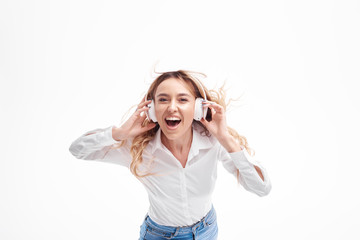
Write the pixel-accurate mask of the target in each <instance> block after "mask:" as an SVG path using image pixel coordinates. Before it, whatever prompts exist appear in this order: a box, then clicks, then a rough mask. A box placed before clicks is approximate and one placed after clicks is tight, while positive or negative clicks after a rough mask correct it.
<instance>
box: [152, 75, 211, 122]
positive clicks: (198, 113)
mask: <svg viewBox="0 0 360 240" xmlns="http://www.w3.org/2000/svg"><path fill="white" fill-rule="evenodd" d="M195 80H196V81H197V82H198V84H199V85H200V87H201V89H202V92H203V94H204V98H205V100H204V99H203V98H196V99H195V111H194V120H196V121H200V120H201V119H202V118H204V119H205V117H206V114H207V111H208V107H206V108H204V107H203V105H202V103H203V102H204V101H207V99H206V93H205V90H204V87H203V86H202V84H201V82H200V81H199V80H197V79H196V78H195ZM145 100H147V94H146V97H145ZM148 107H149V108H150V109H149V111H146V112H145V113H146V116H147V118H148V119H151V120H152V121H153V122H157V118H156V115H155V104H154V101H151V103H150V104H148Z"/></svg>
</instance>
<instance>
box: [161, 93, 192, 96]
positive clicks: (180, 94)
mask: <svg viewBox="0 0 360 240" xmlns="http://www.w3.org/2000/svg"><path fill="white" fill-rule="evenodd" d="M176 96H178V97H182V96H185V97H191V95H190V94H187V93H179V94H177V95H176ZM156 97H170V95H169V94H167V93H159V94H158V95H157V96H156Z"/></svg>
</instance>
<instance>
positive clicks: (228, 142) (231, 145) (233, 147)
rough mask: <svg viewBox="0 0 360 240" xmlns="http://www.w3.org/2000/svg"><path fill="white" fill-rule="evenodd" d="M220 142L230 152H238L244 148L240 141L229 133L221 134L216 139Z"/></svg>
mask: <svg viewBox="0 0 360 240" xmlns="http://www.w3.org/2000/svg"><path fill="white" fill-rule="evenodd" d="M218 140H219V142H220V144H221V145H222V146H223V147H224V148H225V149H226V151H228V152H229V153H232V152H240V151H242V150H243V149H244V146H242V145H240V143H239V142H238V141H237V140H236V139H235V138H234V137H233V136H232V135H230V134H227V136H223V137H221V138H219V139H218Z"/></svg>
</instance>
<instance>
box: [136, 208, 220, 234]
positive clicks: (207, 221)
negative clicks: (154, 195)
mask: <svg viewBox="0 0 360 240" xmlns="http://www.w3.org/2000/svg"><path fill="white" fill-rule="evenodd" d="M217 235H218V227H217V222H216V212H215V209H214V207H212V209H211V210H210V212H209V213H208V214H206V216H205V217H204V218H203V219H201V220H200V221H199V222H197V223H195V224H193V225H191V226H186V227H169V226H164V225H159V224H157V223H155V222H154V221H153V220H151V218H150V217H149V216H148V215H147V216H146V217H145V220H144V222H143V224H142V225H141V227H140V238H139V240H165V239H173V240H194V239H195V240H216V239H217Z"/></svg>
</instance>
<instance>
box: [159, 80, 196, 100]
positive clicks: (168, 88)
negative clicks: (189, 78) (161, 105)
mask: <svg viewBox="0 0 360 240" xmlns="http://www.w3.org/2000/svg"><path fill="white" fill-rule="evenodd" d="M184 93H185V94H189V95H192V96H195V91H194V87H193V86H192V85H191V83H188V82H185V81H184V80H181V79H177V78H169V79H166V80H164V81H163V82H162V83H160V84H159V86H158V87H157V89H156V92H155V96H157V95H158V94H168V95H179V94H184Z"/></svg>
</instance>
